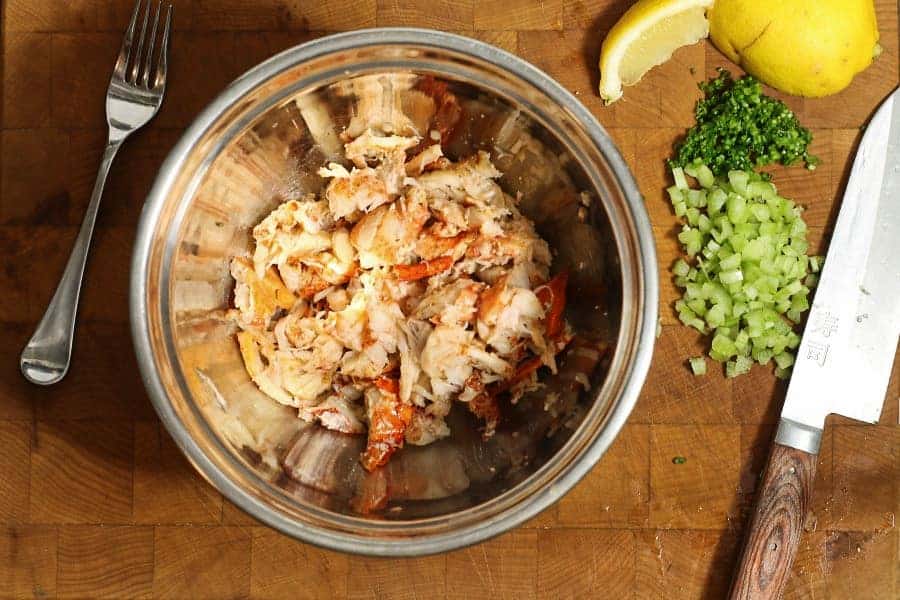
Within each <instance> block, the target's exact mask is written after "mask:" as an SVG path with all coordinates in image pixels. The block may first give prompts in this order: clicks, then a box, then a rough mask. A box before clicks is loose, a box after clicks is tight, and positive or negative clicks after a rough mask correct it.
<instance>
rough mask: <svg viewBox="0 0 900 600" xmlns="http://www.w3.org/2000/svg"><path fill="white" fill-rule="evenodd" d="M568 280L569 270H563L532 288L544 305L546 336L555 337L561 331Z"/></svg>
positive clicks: (563, 322)
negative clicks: (534, 288)
mask: <svg viewBox="0 0 900 600" xmlns="http://www.w3.org/2000/svg"><path fill="white" fill-rule="evenodd" d="M568 282H569V272H568V271H563V272H561V273H560V274H558V275H557V276H556V277H554V278H553V279H551V280H550V281H548V282H547V283H545V284H544V285H542V286H540V287H538V288H537V289H536V290H534V293H535V294H536V295H537V297H538V299H539V300H540V301H541V304H543V305H544V310H545V311H546V316H545V317H544V322H545V323H546V331H547V337H549V338H555V337H556V336H558V335H559V334H560V333H562V330H563V325H564V324H565V319H564V318H563V312H564V311H565V309H566V284H568Z"/></svg>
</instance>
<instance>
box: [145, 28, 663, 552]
mask: <svg viewBox="0 0 900 600" xmlns="http://www.w3.org/2000/svg"><path fill="white" fill-rule="evenodd" d="M460 39H461V38H460ZM350 46H351V47H345V48H342V49H339V50H331V51H328V50H327V48H326V49H321V48H320V49H319V50H318V51H308V52H307V53H306V54H305V55H303V58H304V60H303V61H302V62H298V60H297V57H294V58H293V59H291V57H290V56H289V55H290V53H291V52H294V51H289V52H288V53H287V54H285V55H281V56H279V57H276V58H275V59H273V60H272V61H270V62H269V63H266V64H264V65H263V66H262V67H258V68H257V69H256V70H254V71H252V72H251V73H250V74H248V75H247V76H245V77H244V78H242V79H241V80H238V81H237V82H236V83H235V84H233V86H232V88H230V89H229V90H227V91H226V92H225V94H223V98H220V99H219V100H218V101H217V102H216V103H215V104H214V105H213V106H212V107H210V109H208V110H207V111H206V113H204V116H203V117H201V119H200V120H199V121H198V123H197V124H196V125H195V126H194V127H193V128H192V129H191V130H190V131H189V132H188V133H187V134H186V136H185V140H182V142H181V143H180V144H179V146H178V147H177V148H176V150H175V151H173V156H172V157H170V159H169V161H168V162H167V164H166V166H164V168H163V173H162V174H161V175H160V180H159V181H158V182H157V186H156V188H155V189H154V192H153V196H154V198H151V201H150V205H151V207H152V209H148V213H149V214H147V215H145V217H144V222H143V223H142V227H143V228H145V229H147V230H148V231H147V232H146V235H145V237H146V239H147V254H146V278H145V279H144V280H143V281H144V286H143V287H142V288H141V294H140V298H141V303H142V307H143V310H145V311H146V322H147V335H148V337H149V340H150V348H151V352H152V354H153V357H152V363H153V369H154V377H158V378H159V381H160V384H161V387H162V389H164V390H165V397H164V398H160V397H156V398H155V399H154V400H155V402H156V404H157V408H158V409H159V410H160V413H161V415H163V420H164V422H166V424H167V426H169V428H170V430H172V433H173V435H174V436H175V438H176V441H178V442H179V444H181V445H182V448H183V449H185V451H186V453H187V454H188V456H189V458H191V459H192V460H193V461H194V463H195V464H196V465H197V467H198V469H199V470H200V471H201V472H202V473H204V474H205V475H206V476H207V477H209V478H210V479H212V480H213V481H214V483H216V485H218V486H219V487H220V488H225V491H226V493H227V494H228V495H229V496H231V497H232V500H235V499H236V497H237V496H239V497H240V502H239V503H240V504H241V505H242V506H244V507H245V508H249V509H250V510H251V512H254V506H255V507H257V508H258V507H259V506H260V505H262V506H265V507H266V509H265V510H266V512H267V513H269V514H267V515H260V514H257V515H256V516H259V517H261V518H263V519H264V520H269V521H270V522H272V520H271V519H267V517H271V515H272V514H277V515H279V516H278V519H279V520H280V519H284V521H285V522H288V521H290V522H293V523H295V524H300V525H301V526H302V528H303V529H302V530H303V531H306V532H307V533H309V536H304V535H303V534H302V533H300V534H298V535H301V537H313V538H315V536H316V535H319V536H320V537H318V538H317V539H315V540H314V541H319V542H320V543H325V544H326V545H335V544H329V542H328V539H327V535H325V536H324V537H322V535H324V534H325V533H327V534H328V535H331V534H332V533H333V534H334V535H335V536H338V537H342V538H343V539H347V538H348V536H349V538H353V537H358V538H360V539H372V538H375V539H404V538H407V539H408V538H409V537H410V536H426V537H427V536H429V535H441V534H442V532H447V531H448V530H453V529H459V528H463V529H465V528H466V527H476V528H477V527H482V526H483V524H484V523H485V519H490V518H491V516H492V515H501V514H504V512H509V511H510V510H511V509H512V508H513V507H515V506H516V504H520V503H522V502H524V501H526V499H531V501H533V500H534V498H535V497H537V496H541V495H543V497H542V498H541V499H540V500H539V501H538V502H537V503H536V504H534V505H533V509H534V510H536V509H537V508H541V507H543V506H546V504H548V503H549V502H550V501H552V500H553V499H555V497H558V495H559V494H560V493H561V491H560V490H555V491H554V490H550V491H548V484H549V483H550V482H554V481H556V482H558V481H559V479H560V477H561V474H566V473H570V472H571V471H572V465H573V464H576V463H578V462H579V461H583V460H584V454H585V453H586V452H587V449H588V448H590V447H591V445H592V444H594V443H595V442H596V439H597V437H598V435H601V434H603V433H604V432H606V435H607V437H608V438H609V440H611V438H612V436H614V434H615V432H616V430H617V429H618V427H619V426H620V425H621V421H623V420H624V417H622V416H621V414H619V415H618V416H617V417H616V418H615V419H612V415H613V414H614V413H616V412H617V411H618V412H619V413H621V412H622V411H623V410H624V414H625V415H627V412H628V411H629V410H630V403H633V398H632V399H628V398H625V399H623V393H622V392H623V389H624V386H626V385H627V383H628V380H629V377H631V374H630V373H628V368H629V367H628V365H630V364H632V363H633V358H634V355H635V352H636V349H637V347H638V346H639V340H638V338H639V337H640V334H641V327H642V325H641V319H640V318H639V317H640V315H641V312H642V310H643V309H642V303H641V301H640V298H641V297H642V294H641V293H640V286H641V285H642V283H641V281H642V278H643V276H644V273H642V269H643V267H642V263H641V260H640V259H639V258H640V257H639V249H637V242H636V241H635V240H636V237H637V236H636V235H635V233H634V231H635V230H636V229H635V225H634V223H633V222H631V219H632V215H631V207H629V201H630V199H629V198H627V193H626V190H625V189H624V188H625V187H627V185H628V184H629V182H628V181H624V182H623V180H622V173H621V165H618V164H613V163H612V162H611V161H613V160H615V161H618V162H619V163H620V162H621V159H620V158H619V157H618V156H617V154H615V152H614V150H612V145H611V144H609V143H608V139H606V140H604V142H605V143H607V144H608V147H607V148H599V147H598V146H597V143H596V139H595V138H596V132H590V131H587V130H586V129H585V126H584V123H583V122H582V120H580V119H579V118H577V116H576V115H574V114H572V112H571V110H570V109H569V108H568V107H566V106H564V105H562V104H560V102H559V100H558V98H554V97H552V95H551V94H548V93H547V91H546V90H545V89H542V88H541V87H540V86H538V85H535V83H534V82H533V81H529V77H528V76H527V75H528V74H530V71H526V72H525V75H524V76H523V75H522V73H518V74H515V73H512V72H510V71H509V70H508V69H507V68H505V67H504V66H502V65H500V64H496V62H495V61H491V60H486V59H485V58H484V56H483V55H482V56H477V55H475V54H478V53H471V52H465V51H454V50H450V49H447V48H437V47H434V46H432V45H428V44H421V45H414V44H405V45H397V44H378V43H370V44H363V45H350ZM485 48H486V47H485ZM483 51H484V48H481V49H480V50H479V53H481V54H483ZM298 56H299V55H298ZM498 56H499V55H498ZM510 58H511V57H510ZM279 60H280V62H279ZM504 60H506V58H504ZM267 65H268V67H267ZM435 83H437V84H438V85H441V84H446V86H447V88H448V90H449V91H450V93H452V94H453V95H454V96H455V97H456V99H457V100H458V102H459V105H460V106H461V108H462V111H463V119H462V121H461V125H459V126H458V127H457V128H456V129H455V130H454V131H453V133H452V135H451V136H450V138H449V140H447V142H446V143H445V145H444V150H445V153H446V154H447V155H448V156H449V157H451V158H452V159H457V158H462V157H465V156H468V155H470V154H472V153H474V152H476V151H477V150H486V151H488V152H490V154H491V157H492V160H493V161H494V163H495V165H496V166H497V167H498V168H499V169H500V171H502V172H503V174H504V175H503V177H502V179H501V181H500V183H501V185H502V187H503V188H504V189H505V190H506V191H507V192H509V193H510V194H513V195H519V196H520V198H521V208H522V211H523V213H525V214H526V215H527V216H528V217H530V218H531V219H532V220H533V221H534V222H535V224H536V226H537V229H538V231H539V233H540V234H541V235H542V236H543V237H544V238H545V239H546V240H547V241H548V242H549V244H550V246H551V248H552V249H553V254H554V264H553V267H552V270H553V271H554V272H556V271H559V270H562V269H567V270H569V272H570V285H569V290H568V292H569V302H568V306H567V312H566V316H567V318H568V320H569V321H570V323H571V324H572V325H573V327H574V329H575V331H576V333H577V335H578V336H579V338H580V339H585V340H590V341H591V343H593V344H597V343H601V342H605V343H607V344H609V346H610V348H611V349H612V350H611V352H610V353H609V354H608V355H606V356H605V357H601V358H599V359H598V357H596V356H593V355H591V353H583V355H574V354H573V355H572V356H570V357H569V358H568V359H567V360H564V361H563V363H562V364H561V368H560V370H559V373H558V374H556V375H553V376H550V377H549V378H547V379H546V380H545V383H546V387H545V388H543V389H542V390H539V391H538V392H534V393H532V394H530V395H529V396H527V397H526V398H523V399H522V400H521V401H520V402H519V403H518V404H517V405H515V406H512V405H508V406H506V407H504V411H505V414H504V420H503V422H502V424H501V427H500V428H499V430H498V432H497V434H496V435H495V436H494V437H493V438H491V439H490V440H487V441H484V440H482V439H481V436H480V434H479V432H478V423H477V422H476V421H475V420H474V419H473V418H471V417H470V416H469V415H468V414H467V413H466V412H465V411H463V410H459V411H456V410H455V411H454V412H452V413H451V415H450V417H449V418H448V423H449V424H450V427H451V431H452V433H451V436H450V437H449V438H447V439H445V440H442V441H440V442H437V443H434V444H432V445H429V446H425V447H407V448H404V449H403V450H401V451H400V452H399V453H398V454H397V455H395V456H394V457H393V459H392V460H391V462H390V463H389V465H388V466H387V467H385V468H383V469H381V470H379V471H376V472H374V473H367V472H365V471H364V470H363V469H362V467H361V465H360V463H359V461H358V456H359V453H360V451H361V449H362V448H363V446H364V438H363V437H361V436H348V435H344V434H340V433H335V432H331V431H328V430H324V429H322V428H320V427H317V426H311V425H308V424H306V423H304V422H303V421H301V420H299V419H298V418H297V417H296V413H295V410H294V409H291V408H288V407H285V406H282V405H280V404H278V403H276V402H275V401H273V400H271V399H270V398H268V397H267V396H265V395H264V394H263V393H261V392H260V391H259V390H258V389H257V387H256V386H255V385H254V384H253V383H252V382H251V381H250V380H249V377H248V375H247V373H246V371H245V369H244V366H243V363H242V360H241V357H240V353H239V351H238V347H237V344H236V342H235V339H234V332H235V327H234V325H233V324H232V323H230V322H229V321H228V320H227V319H226V318H224V314H223V311H224V309H225V308H226V307H227V306H228V305H229V304H230V301H231V294H232V290H233V281H232V279H231V276H230V274H229V262H230V259H231V257H233V256H234V255H236V254H241V253H244V252H246V251H247V250H248V249H249V247H250V239H251V238H250V231H251V229H252V228H253V226H254V225H255V224H256V223H258V222H259V221H260V220H261V219H262V218H263V217H264V216H265V215H266V214H268V212H269V211H271V210H272V209H273V208H274V207H275V206H277V205H278V204H279V203H280V202H283V201H285V200H288V199H294V198H298V199H299V198H302V197H303V196H304V195H306V194H308V193H310V192H319V191H321V190H322V188H323V181H322V179H321V178H320V177H319V176H318V175H316V170H317V169H318V168H319V167H320V166H322V165H323V164H325V163H326V162H328V161H332V160H337V161H340V162H344V161H343V159H342V141H341V138H340V135H341V133H342V132H344V131H345V130H347V129H348V128H350V129H353V128H359V127H368V126H376V125H377V126H378V127H380V128H382V129H385V130H390V129H391V128H393V129H394V130H396V131H398V132H401V131H406V132H407V133H408V132H410V131H413V132H416V133H418V134H419V135H423V136H425V135H428V132H429V131H430V130H431V129H433V128H434V125H435V119H439V118H440V117H439V116H437V117H436V116H435V115H436V113H438V112H439V111H440V100H439V99H437V98H436V97H435V96H434V95H433V94H430V93H429V92H428V90H429V89H433V87H434V85H435ZM592 136H593V137H592ZM626 175H627V173H626ZM632 185H633V184H632ZM139 245H140V242H139ZM139 252H140V250H139ZM636 292H637V293H636ZM654 310H655V309H654ZM654 314H655V313H654ZM654 321H655V317H654ZM139 352H140V344H139ZM582 374H584V375H586V378H585V377H584V376H583V375H582ZM548 393H554V394H559V395H560V396H561V397H562V398H563V402H562V404H561V405H562V406H563V407H565V408H564V410H562V411H560V412H558V413H554V414H551V413H549V412H547V411H545V410H544V399H545V397H546V394H548ZM623 404H624V406H623ZM612 421H615V422H614V423H613V422H612ZM609 440H606V441H605V444H606V445H608V442H609ZM603 447H604V448H605V445H604V446H603ZM600 451H601V452H602V448H601V450H600ZM595 454H596V456H599V454H598V453H595ZM588 466H589V465H588ZM586 468H587V467H582V468H581V470H580V473H581V474H583V472H584V470H586ZM575 480H577V476H572V475H570V476H569V478H568V480H567V481H566V482H565V485H563V486H562V487H563V488H564V489H563V490H562V491H565V488H567V486H570V485H571V484H572V483H574V481H575ZM547 494H549V496H547ZM385 495H386V496H387V497H388V504H387V508H386V509H384V510H378V511H374V512H373V511H371V510H370V507H371V506H372V501H373V499H375V498H383V497H384V496H385ZM550 496H552V497H550ZM535 507H536V508H535ZM534 510H532V511H531V512H534ZM523 518H524V517H523ZM273 524H276V525H279V524H280V523H273ZM310 532H312V533H310ZM294 533H297V532H296V531H295V532H294ZM320 534H321V535H320ZM481 537H484V536H483V535H482V536H481ZM457 545H458V544H457ZM362 551H367V550H366V549H362Z"/></svg>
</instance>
